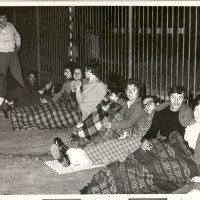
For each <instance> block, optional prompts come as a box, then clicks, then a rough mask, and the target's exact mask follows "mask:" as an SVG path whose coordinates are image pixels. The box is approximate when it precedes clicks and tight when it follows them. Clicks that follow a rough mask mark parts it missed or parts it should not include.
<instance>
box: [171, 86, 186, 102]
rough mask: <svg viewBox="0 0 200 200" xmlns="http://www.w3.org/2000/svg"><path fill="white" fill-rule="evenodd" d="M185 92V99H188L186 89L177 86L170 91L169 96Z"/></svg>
mask: <svg viewBox="0 0 200 200" xmlns="http://www.w3.org/2000/svg"><path fill="white" fill-rule="evenodd" d="M183 92H184V99H186V98H187V94H186V91H185V88H184V87H183V86H182V85H175V86H173V87H171V88H170V89H169V92H168V95H169V97H170V95H171V94H173V93H177V94H182V93H183Z"/></svg>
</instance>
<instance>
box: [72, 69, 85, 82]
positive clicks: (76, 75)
mask: <svg viewBox="0 0 200 200" xmlns="http://www.w3.org/2000/svg"><path fill="white" fill-rule="evenodd" d="M82 77H83V72H82V68H80V67H79V68H75V69H74V71H73V79H74V80H80V79H82Z"/></svg>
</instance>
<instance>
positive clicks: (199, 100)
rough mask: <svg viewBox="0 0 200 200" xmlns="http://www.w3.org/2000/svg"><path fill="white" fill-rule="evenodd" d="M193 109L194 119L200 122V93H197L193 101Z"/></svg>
mask: <svg viewBox="0 0 200 200" xmlns="http://www.w3.org/2000/svg"><path fill="white" fill-rule="evenodd" d="M192 109H193V110H194V119H195V121H196V122H197V123H200V94H199V95H197V96H196V97H195V99H194V101H193V104H192Z"/></svg>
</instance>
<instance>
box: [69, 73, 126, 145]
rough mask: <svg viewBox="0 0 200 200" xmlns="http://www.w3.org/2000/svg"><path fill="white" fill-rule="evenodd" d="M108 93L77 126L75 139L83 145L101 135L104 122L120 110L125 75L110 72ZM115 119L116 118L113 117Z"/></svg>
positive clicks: (107, 82)
mask: <svg viewBox="0 0 200 200" xmlns="http://www.w3.org/2000/svg"><path fill="white" fill-rule="evenodd" d="M106 80H107V81H106V84H107V91H108V92H107V95H106V97H105V98H104V99H103V100H102V101H101V103H100V104H98V105H97V107H96V109H95V111H93V112H92V113H91V114H90V115H89V116H88V117H87V118H86V119H85V120H84V121H82V122H80V123H79V124H77V125H76V126H75V129H74V135H75V136H74V138H72V139H73V140H76V139H79V140H83V141H81V143H79V144H81V145H83V144H85V143H87V142H89V141H90V140H91V139H92V138H94V137H95V136H97V135H99V131H101V129H102V123H103V121H104V120H105V118H106V117H109V118H110V116H111V115H115V114H116V113H117V112H119V111H120V109H121V108H122V106H123V104H124V103H125V102H126V101H125V88H126V81H125V79H124V78H123V77H121V76H119V75H117V74H110V75H109V76H108V77H107V79H106ZM113 120H114V119H113Z"/></svg>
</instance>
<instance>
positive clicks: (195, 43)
mask: <svg viewBox="0 0 200 200" xmlns="http://www.w3.org/2000/svg"><path fill="white" fill-rule="evenodd" d="M197 9H198V8H197V7H195V41H194V76H193V80H194V84H193V97H195V96H196V78H197V77H196V70H197V32H198V27H197V21H198V10H197Z"/></svg>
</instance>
